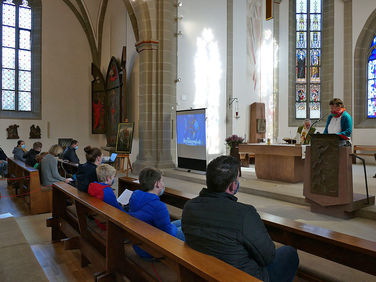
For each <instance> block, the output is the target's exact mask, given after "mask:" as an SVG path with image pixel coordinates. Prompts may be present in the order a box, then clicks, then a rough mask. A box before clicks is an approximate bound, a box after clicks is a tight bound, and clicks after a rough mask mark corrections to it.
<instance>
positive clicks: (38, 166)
mask: <svg viewBox="0 0 376 282" xmlns="http://www.w3.org/2000/svg"><path fill="white" fill-rule="evenodd" d="M47 154H48V152H43V153H40V154H39V155H36V157H35V160H36V161H37V162H36V163H35V165H34V168H36V169H38V170H39V171H40V163H41V161H42V160H43V158H44V157H45V156H46V155H47Z"/></svg>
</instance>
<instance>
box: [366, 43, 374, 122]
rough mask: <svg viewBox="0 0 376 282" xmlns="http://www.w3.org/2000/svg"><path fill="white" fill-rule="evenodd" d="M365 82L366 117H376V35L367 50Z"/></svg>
mask: <svg viewBox="0 0 376 282" xmlns="http://www.w3.org/2000/svg"><path fill="white" fill-rule="evenodd" d="M367 82H368V83H367V85H368V95H367V98H368V99H367V100H368V118H376V36H375V37H374V39H373V41H372V44H371V48H370V50H369V56H368V72H367Z"/></svg>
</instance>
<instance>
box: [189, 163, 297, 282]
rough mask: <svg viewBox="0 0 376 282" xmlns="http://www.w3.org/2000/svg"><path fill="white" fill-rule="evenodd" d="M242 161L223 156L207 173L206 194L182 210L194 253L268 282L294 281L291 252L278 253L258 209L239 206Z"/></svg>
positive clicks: (287, 249) (294, 264)
mask: <svg viewBox="0 0 376 282" xmlns="http://www.w3.org/2000/svg"><path fill="white" fill-rule="evenodd" d="M239 165H240V164H239V161H238V160H236V159H235V158H233V157H231V156H220V157H218V158H216V159H214V160H213V161H211V162H210V163H209V165H208V167H207V170H206V185H207V188H204V189H202V190H201V192H200V194H199V196H198V197H196V198H194V199H192V200H190V201H188V202H187V203H186V204H185V206H184V209H183V216H182V229H183V232H184V235H185V239H186V243H187V244H188V245H189V246H190V247H191V248H193V249H195V250H197V251H200V252H203V253H205V254H208V255H212V256H214V257H217V258H218V259H220V260H223V261H225V262H227V263H228V264H231V265H233V266H234V267H236V268H238V269H240V270H242V271H244V272H247V273H249V274H250V275H252V276H254V277H257V278H258V279H261V280H263V281H292V280H293V279H294V276H295V272H296V270H297V268H298V264H299V259H298V255H297V252H296V250H295V249H294V248H292V247H290V246H283V247H281V248H279V249H277V250H276V249H275V246H274V243H273V241H272V240H271V239H270V236H269V234H268V231H267V230H266V228H265V226H264V223H263V222H262V220H261V218H260V216H259V214H258V213H257V211H256V209H255V208H254V207H253V206H251V205H246V204H243V203H238V202H237V200H238V199H237V198H236V197H235V196H234V195H235V194H236V193H237V192H238V190H239V173H238V170H239Z"/></svg>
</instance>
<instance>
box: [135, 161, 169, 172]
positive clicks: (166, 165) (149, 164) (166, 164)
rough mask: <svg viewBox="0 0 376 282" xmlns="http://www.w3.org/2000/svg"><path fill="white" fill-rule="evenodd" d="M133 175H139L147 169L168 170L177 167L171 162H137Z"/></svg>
mask: <svg viewBox="0 0 376 282" xmlns="http://www.w3.org/2000/svg"><path fill="white" fill-rule="evenodd" d="M132 166H133V173H134V174H139V173H140V171H141V170H142V169H143V168H145V167H154V168H158V169H168V168H175V167H176V165H175V164H174V162H173V161H171V160H166V161H153V160H148V161H144V160H136V161H135V162H134V163H133V164H132Z"/></svg>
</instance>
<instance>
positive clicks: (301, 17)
mask: <svg viewBox="0 0 376 282" xmlns="http://www.w3.org/2000/svg"><path fill="white" fill-rule="evenodd" d="M322 1H323V0H295V3H296V44H295V47H296V80H295V83H296V84H295V89H296V100H295V110H296V112H295V117H296V118H297V119H305V118H310V119H319V118H320V116H321V93H320V89H321V45H322V42H321V30H322Z"/></svg>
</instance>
